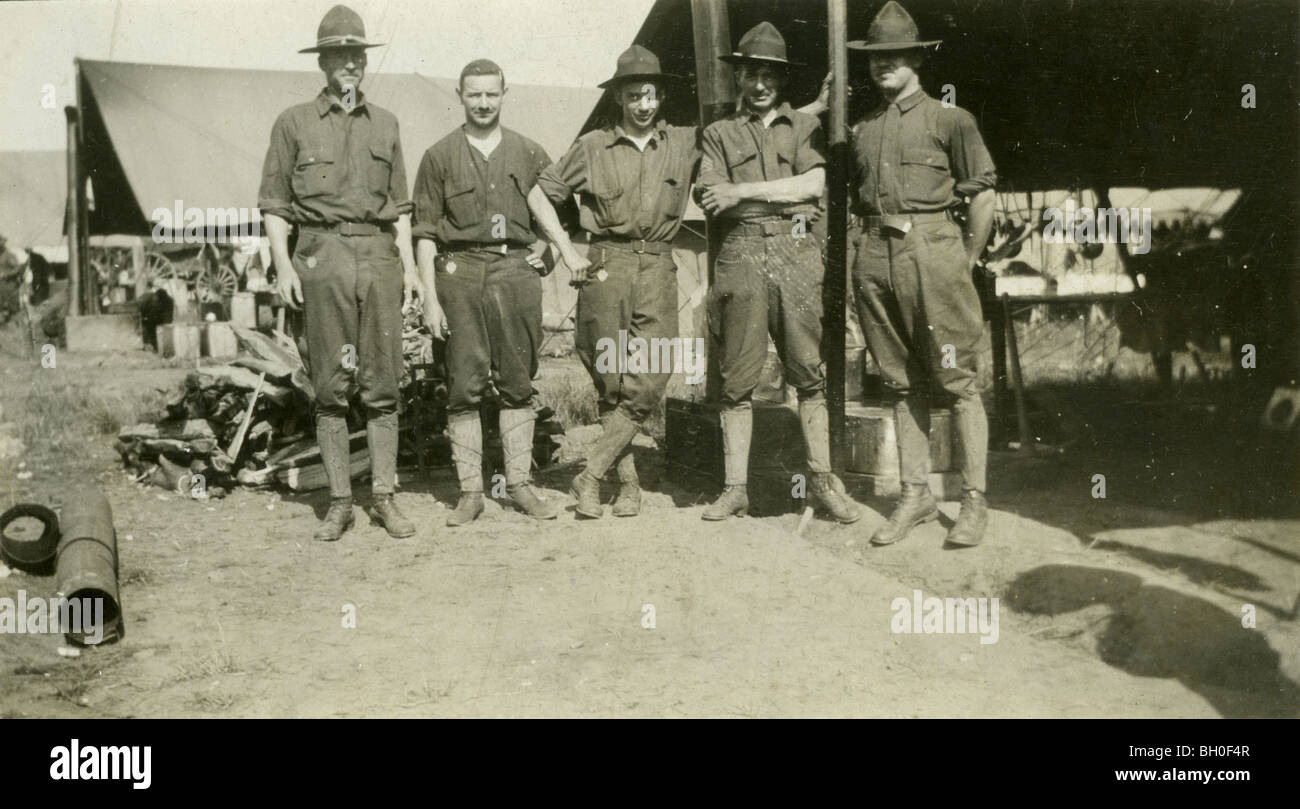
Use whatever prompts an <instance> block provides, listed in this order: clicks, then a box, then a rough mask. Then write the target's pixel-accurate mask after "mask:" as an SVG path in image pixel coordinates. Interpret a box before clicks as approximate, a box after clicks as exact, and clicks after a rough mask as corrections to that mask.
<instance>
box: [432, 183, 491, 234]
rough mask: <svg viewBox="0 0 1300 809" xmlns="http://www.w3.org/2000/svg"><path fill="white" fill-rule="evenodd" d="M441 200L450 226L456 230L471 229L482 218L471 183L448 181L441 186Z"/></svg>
mask: <svg viewBox="0 0 1300 809" xmlns="http://www.w3.org/2000/svg"><path fill="white" fill-rule="evenodd" d="M442 198H443V205H444V206H445V207H446V209H447V214H448V216H450V217H451V222H452V224H453V225H455V226H456V227H457V228H458V229H462V230H463V229H465V228H469V227H472V226H474V225H475V224H477V223H478V222H479V220H481V219H482V218H483V216H482V214H481V213H480V212H479V210H478V195H477V194H475V193H474V183H473V182H463V181H462V182H457V181H454V180H448V181H447V182H446V183H444V184H443V191H442Z"/></svg>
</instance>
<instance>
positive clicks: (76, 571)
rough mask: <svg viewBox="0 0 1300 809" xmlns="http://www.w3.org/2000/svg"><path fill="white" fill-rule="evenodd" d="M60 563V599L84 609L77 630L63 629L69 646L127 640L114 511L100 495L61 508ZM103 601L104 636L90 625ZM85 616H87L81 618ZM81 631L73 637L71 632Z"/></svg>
mask: <svg viewBox="0 0 1300 809" xmlns="http://www.w3.org/2000/svg"><path fill="white" fill-rule="evenodd" d="M60 522H61V525H60V528H61V529H62V534H63V535H62V537H61V538H60V539H59V550H58V558H57V562H56V567H55V572H54V578H55V583H56V587H57V590H58V594H59V595H60V596H61V597H63V598H65V599H67V600H68V601H69V602H76V603H78V604H79V605H81V607H82V613H83V616H82V621H81V626H79V627H77V626H75V625H74V626H67V625H65V626H64V634H65V636H66V637H67V639H68V642H69V643H74V644H77V645H81V646H85V645H90V644H94V643H109V642H112V641H116V640H120V639H121V638H122V637H123V636H124V635H125V634H126V626H125V624H124V623H123V621H122V608H121V601H120V600H119V596H118V589H117V531H116V530H115V529H114V528H113V508H112V506H110V505H109V503H108V498H107V497H105V496H104V494H103V493H102V492H100V491H98V490H92V491H90V492H88V493H86V494H84V495H81V496H78V497H76V498H75V499H72V500H70V501H69V502H68V503H67V504H65V505H64V506H63V515H62V520H61V521H60ZM95 599H102V601H101V602H98V604H102V608H103V613H102V621H103V625H102V634H99V635H98V640H97V639H96V636H97V633H96V632H95V631H94V630H95V627H94V626H93V624H91V621H93V620H94V618H95V615H96V613H97V610H95V609H89V608H90V607H91V605H96V604H97V602H95ZM87 611H89V612H90V615H85V614H84V613H85V612H87ZM74 628H75V629H78V630H80V631H76V632H74V631H72V630H73V629H74Z"/></svg>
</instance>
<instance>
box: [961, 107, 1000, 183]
mask: <svg viewBox="0 0 1300 809" xmlns="http://www.w3.org/2000/svg"><path fill="white" fill-rule="evenodd" d="M956 112H959V113H960V114H959V115H955V116H953V125H952V130H951V135H950V137H951V140H950V143H951V153H952V176H953V178H954V179H956V181H957V184H956V186H955V187H954V189H953V192H954V193H955V194H956V195H957V196H959V197H973V196H975V195H976V194H978V193H979V192H981V191H984V190H985V189H989V188H993V187H995V186H996V185H997V182H998V175H997V167H996V166H994V165H993V156H992V155H990V154H989V150H988V147H986V146H985V145H984V138H983V137H982V136H981V135H980V130H979V126H978V125H977V124H976V123H975V116H973V115H971V114H970V113H969V112H967V111H965V110H956Z"/></svg>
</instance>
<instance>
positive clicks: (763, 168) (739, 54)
mask: <svg viewBox="0 0 1300 809" xmlns="http://www.w3.org/2000/svg"><path fill="white" fill-rule="evenodd" d="M721 58H722V59H723V60H725V61H728V62H731V63H733V64H735V65H736V68H737V75H736V81H737V85H738V87H739V89H740V93H741V105H740V109H739V110H737V111H736V113H735V114H733V115H730V116H728V117H726V118H723V119H721V120H718V121H715V122H714V123H712V124H711V125H709V127H708V128H707V129H705V130H704V135H703V152H704V155H703V158H702V162H701V166H700V189H697V192H699V196H700V203H701V206H702V207H703V208H704V210H705V211H706V212H707V213H709V214H711V215H713V216H714V217H716V218H717V220H718V222H719V223H720V224H721V226H722V227H723V228H724V229H725V235H724V236H723V241H722V246H721V248H720V249H719V251H718V257H717V262H716V264H715V281H714V286H713V288H712V289H710V290H709V328H710V330H711V332H712V333H713V337H714V345H715V346H716V349H715V350H719V351H720V361H719V367H720V370H721V378H722V395H721V400H722V414H721V420H722V435H723V450H724V453H725V459H724V469H725V473H726V479H725V488H724V489H723V492H722V495H721V496H720V497H719V498H718V500H717V501H716V502H715V503H713V504H712V505H711V506H709V507H708V508H707V509H705V511H704V514H703V517H704V519H706V520H723V519H726V518H727V517H729V516H731V515H733V514H744V513H745V512H746V511H747V510H748V508H749V496H748V490H747V483H748V473H749V445H750V439H751V434H752V431H753V410H752V395H753V392H754V389H755V388H756V387H757V386H758V383H759V379H760V377H761V374H762V370H763V363H764V360H765V358H766V356H767V336H768V334H769V333H770V334H771V335H772V338H773V339H774V341H775V342H776V346H777V351H778V353H779V354H780V357H781V362H782V365H783V367H784V370H785V379H786V381H787V382H788V383H789V384H790V385H791V386H792V387H794V389H795V391H796V392H797V394H798V397H799V421H800V424H801V426H802V429H803V435H804V444H805V448H806V450H807V458H808V470H809V472H810V475H811V479H810V481H809V484H810V485H809V490H810V491H811V493H812V495H813V497H814V498H815V499H816V500H817V502H818V503H819V504H820V505H821V506H822V507H823V508H824V509H825V510H826V511H828V512H829V513H830V515H831V516H832V517H833V518H834V519H835V520H837V521H839V522H843V523H851V522H855V521H857V520H858V519H859V518H860V517H861V516H862V512H861V509H860V508H859V507H858V506H857V504H855V503H854V502H853V501H852V500H850V499H849V498H848V497H847V496H845V494H844V489H843V484H842V483H840V481H839V479H838V478H836V476H835V475H834V474H833V473H832V472H831V466H830V435H829V419H828V414H827V409H826V395H825V391H826V377H825V366H824V364H823V362H822V358H821V338H822V278H823V275H824V274H825V265H824V264H823V262H822V238H821V237H820V236H818V235H817V234H816V233H815V232H814V230H813V228H812V224H813V222H814V221H815V220H817V219H818V218H819V217H820V215H821V199H822V195H823V191H824V190H825V187H826V170H825V163H826V158H825V138H824V135H823V133H822V130H821V125H820V124H819V122H818V120H817V119H816V118H815V117H813V116H812V115H808V114H805V113H802V112H799V111H796V110H793V109H791V107H790V105H789V103H788V102H786V101H785V100H784V90H785V87H786V84H787V81H788V74H787V69H788V67H789V66H790V64H791V62H790V61H789V59H787V57H786V46H785V39H784V38H783V37H782V36H781V33H780V32H779V31H778V30H777V29H776V27H775V26H773V25H772V24H771V23H768V22H763V23H759V24H758V25H757V26H755V27H754V28H753V29H751V30H750V31H749V32H748V33H746V34H745V36H744V37H742V38H741V40H740V45H739V47H738V49H737V51H736V53H734V54H732V55H730V56H724V57H721Z"/></svg>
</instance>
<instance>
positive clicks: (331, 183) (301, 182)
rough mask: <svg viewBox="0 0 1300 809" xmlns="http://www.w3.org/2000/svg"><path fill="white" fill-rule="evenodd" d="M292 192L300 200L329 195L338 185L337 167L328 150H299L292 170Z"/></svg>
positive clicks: (315, 148)
mask: <svg viewBox="0 0 1300 809" xmlns="http://www.w3.org/2000/svg"><path fill="white" fill-rule="evenodd" d="M293 179H294V182H293V191H294V194H295V195H296V196H298V197H299V198H301V199H309V198H311V197H320V196H324V195H326V194H331V193H333V192H334V191H335V189H336V187H337V185H338V165H337V164H336V163H335V162H334V153H333V152H332V151H330V150H329V149H324V148H318V147H312V148H308V149H301V150H299V152H298V159H297V161H295V163H294V168H293Z"/></svg>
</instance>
